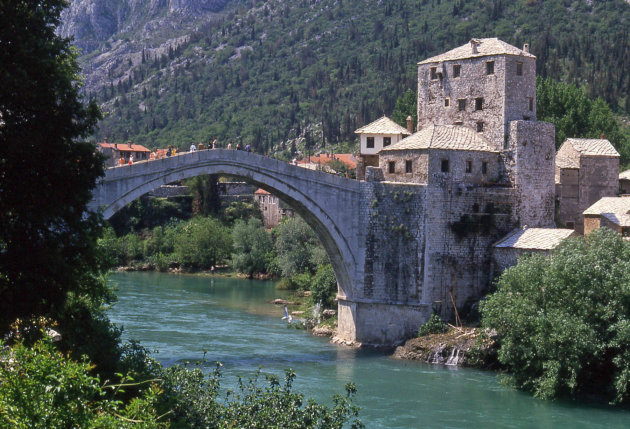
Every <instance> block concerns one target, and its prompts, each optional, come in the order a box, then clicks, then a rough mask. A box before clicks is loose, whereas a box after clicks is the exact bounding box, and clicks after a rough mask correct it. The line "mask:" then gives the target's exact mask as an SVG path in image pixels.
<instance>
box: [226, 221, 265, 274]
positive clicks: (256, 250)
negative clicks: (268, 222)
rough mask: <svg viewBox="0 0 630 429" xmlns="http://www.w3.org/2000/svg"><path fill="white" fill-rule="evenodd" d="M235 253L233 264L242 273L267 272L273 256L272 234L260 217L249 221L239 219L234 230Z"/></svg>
mask: <svg viewBox="0 0 630 429" xmlns="http://www.w3.org/2000/svg"><path fill="white" fill-rule="evenodd" d="M232 240H233V243H234V254H232V264H233V266H234V268H235V269H236V270H238V271H240V272H241V273H246V274H247V275H248V276H249V277H252V276H253V275H254V274H255V273H266V272H267V267H268V266H269V262H270V260H271V257H272V252H273V242H272V240H271V236H270V235H269V233H268V232H267V231H265V228H264V227H263V224H262V222H261V221H260V220H259V219H255V218H251V219H249V221H247V223H245V222H244V221H242V220H237V221H236V223H235V224H234V229H233V230H232Z"/></svg>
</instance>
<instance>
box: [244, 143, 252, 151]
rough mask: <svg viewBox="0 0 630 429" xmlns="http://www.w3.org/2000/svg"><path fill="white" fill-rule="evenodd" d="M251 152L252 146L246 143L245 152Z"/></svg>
mask: <svg viewBox="0 0 630 429" xmlns="http://www.w3.org/2000/svg"><path fill="white" fill-rule="evenodd" d="M251 151H252V146H251V145H250V144H249V143H247V145H245V152H247V153H250V152H251Z"/></svg>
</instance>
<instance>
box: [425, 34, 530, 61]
mask: <svg viewBox="0 0 630 429" xmlns="http://www.w3.org/2000/svg"><path fill="white" fill-rule="evenodd" d="M473 41H476V42H477V53H473V50H472V46H471V43H472V42H473ZM489 55H520V56H523V57H530V58H536V57H535V56H534V55H532V54H530V53H529V52H525V51H523V50H522V49H519V48H517V47H516V46H512V45H510V44H509V43H505V42H504V41H502V40H499V39H497V38H496V37H493V38H490V39H473V40H471V41H470V42H468V43H466V44H465V45H462V46H460V47H459V48H455V49H452V50H450V51H448V52H445V53H443V54H440V55H437V56H435V57H431V58H427V59H426V60H424V61H421V62H419V63H418V64H427V63H437V62H440V61H451V60H461V59H465V58H475V57H486V56H489Z"/></svg>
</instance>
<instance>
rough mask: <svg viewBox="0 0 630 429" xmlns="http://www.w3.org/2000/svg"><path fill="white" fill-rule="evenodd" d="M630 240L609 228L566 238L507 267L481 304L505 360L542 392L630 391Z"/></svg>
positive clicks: (618, 394)
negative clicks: (546, 253) (549, 250)
mask: <svg viewBox="0 0 630 429" xmlns="http://www.w3.org/2000/svg"><path fill="white" fill-rule="evenodd" d="M628 285H630V243H628V242H626V241H624V240H623V239H622V238H621V237H620V236H619V235H618V234H616V233H615V232H612V231H610V230H608V229H600V230H597V231H595V232H593V233H591V234H590V235H589V236H588V237H586V238H573V239H569V240H566V241H565V242H563V243H562V245H560V246H559V247H558V248H557V249H556V250H555V251H553V252H552V254H551V257H544V256H540V255H533V256H530V257H526V258H523V259H521V260H520V261H519V263H518V264H517V265H516V266H514V267H512V268H510V269H508V270H507V271H505V272H504V273H503V274H502V275H501V277H500V278H499V280H498V282H497V291H496V292H495V293H494V294H492V295H490V296H489V297H488V298H487V299H486V300H485V302H482V303H481V314H482V323H483V324H484V326H485V327H489V328H493V329H496V331H497V332H498V334H499V345H500V348H499V352H498V357H499V361H500V362H501V363H502V364H504V365H506V366H507V367H508V369H509V370H510V371H511V372H512V378H513V381H514V382H515V384H516V386H518V387H520V388H522V389H525V390H528V391H532V392H534V394H535V395H536V396H538V397H541V398H554V397H557V396H561V395H567V394H568V395H575V394H578V393H585V392H593V391H594V392H598V393H603V394H606V395H609V397H611V398H612V399H613V400H614V401H616V402H623V401H628V399H629V398H630V287H629V286H628Z"/></svg>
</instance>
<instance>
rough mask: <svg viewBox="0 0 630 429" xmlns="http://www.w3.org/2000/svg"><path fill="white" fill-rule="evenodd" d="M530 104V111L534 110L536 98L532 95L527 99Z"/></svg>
mask: <svg viewBox="0 0 630 429" xmlns="http://www.w3.org/2000/svg"><path fill="white" fill-rule="evenodd" d="M527 101H528V104H529V111H530V112H533V111H534V99H533V98H532V97H529V98H528V99H527Z"/></svg>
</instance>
